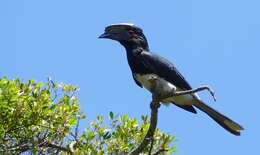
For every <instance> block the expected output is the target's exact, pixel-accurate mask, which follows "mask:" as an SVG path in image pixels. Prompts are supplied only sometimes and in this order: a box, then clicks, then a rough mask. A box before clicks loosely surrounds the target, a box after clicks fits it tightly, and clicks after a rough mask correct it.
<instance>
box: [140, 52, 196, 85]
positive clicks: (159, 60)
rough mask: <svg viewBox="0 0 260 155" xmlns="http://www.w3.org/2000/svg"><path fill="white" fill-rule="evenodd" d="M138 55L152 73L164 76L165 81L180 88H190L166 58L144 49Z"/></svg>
mask: <svg viewBox="0 0 260 155" xmlns="http://www.w3.org/2000/svg"><path fill="white" fill-rule="evenodd" d="M139 56H140V57H141V60H142V62H143V63H144V66H146V67H147V68H148V69H149V70H151V71H152V73H154V74H156V75H158V76H160V77H161V78H164V79H165V80H166V81H168V82H170V83H172V84H173V85H175V86H176V87H178V88H180V89H183V90H190V89H192V88H191V86H190V85H189V83H188V82H187V81H186V80H185V78H184V77H183V76H182V75H181V74H180V72H179V71H178V70H177V68H176V67H175V66H174V65H173V64H172V63H171V62H170V61H168V60H167V59H165V58H163V57H161V56H159V55H156V54H153V53H150V52H146V51H142V53H141V54H140V55H139Z"/></svg>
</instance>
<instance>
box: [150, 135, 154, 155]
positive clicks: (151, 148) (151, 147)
mask: <svg viewBox="0 0 260 155" xmlns="http://www.w3.org/2000/svg"><path fill="white" fill-rule="evenodd" d="M153 142H154V138H153V137H152V141H151V145H150V150H149V155H151V154H152V151H153Z"/></svg>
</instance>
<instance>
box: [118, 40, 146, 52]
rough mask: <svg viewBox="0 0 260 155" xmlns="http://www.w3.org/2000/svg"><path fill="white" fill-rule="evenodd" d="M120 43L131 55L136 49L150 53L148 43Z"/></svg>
mask: <svg viewBox="0 0 260 155" xmlns="http://www.w3.org/2000/svg"><path fill="white" fill-rule="evenodd" d="M120 43H121V44H122V45H123V46H124V47H125V49H126V52H127V53H129V52H130V53H131V52H133V51H134V50H136V49H143V50H145V51H147V52H148V51H149V46H148V43H147V41H141V42H134V41H120Z"/></svg>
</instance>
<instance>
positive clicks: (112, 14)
mask: <svg viewBox="0 0 260 155" xmlns="http://www.w3.org/2000/svg"><path fill="white" fill-rule="evenodd" d="M259 6H260V2H259V1H257V0H247V1H245V0H244V1H242V0H228V1H226V0H217V1H208V0H178V1H177V0H174V1H170V0H169V1H140V0H131V1H122V0H117V1H116V0H114V1H113V0H111V1H101V0H96V1H87V0H75V1H67V0H55V1H54V0H44V1H35V0H17V1H8V0H1V1H0V54H1V55H0V56H1V61H0V76H8V77H10V78H16V77H20V78H22V79H24V80H27V79H37V80H38V81H44V80H46V78H47V77H48V76H51V77H52V78H53V79H54V80H55V81H57V82H65V83H71V84H75V85H78V86H79V87H80V92H79V98H80V104H81V107H82V111H83V112H84V113H85V114H86V115H87V117H88V119H87V120H85V121H84V122H82V123H81V128H84V126H87V123H88V121H89V120H91V119H94V118H95V117H96V116H97V115H98V114H102V115H108V113H109V111H113V112H114V113H120V114H125V113H126V114H129V115H130V116H131V117H139V118H140V116H141V115H142V114H149V113H150V109H149V102H150V100H151V96H150V94H149V93H148V92H147V91H145V90H143V89H140V88H139V87H138V86H137V85H135V83H134V81H133V80H132V76H131V72H130V69H129V67H128V64H127V60H126V54H125V51H124V49H123V47H122V46H121V45H120V44H118V43H117V42H114V41H110V40H100V39H97V37H98V36H99V35H100V34H101V33H102V32H103V30H104V27H105V26H106V25H108V24H112V23H118V22H132V23H135V24H136V25H138V26H140V27H142V28H143V30H144V33H145V34H146V36H147V38H148V40H149V44H150V49H151V50H152V51H153V52H156V53H158V54H160V55H162V56H164V57H166V58H168V59H169V60H170V61H172V62H173V63H174V64H175V65H176V66H177V67H178V69H179V70H180V72H181V73H182V74H183V75H184V76H185V77H186V79H187V80H188V81H189V83H190V84H191V85H192V86H193V87H198V86H200V85H202V84H210V85H211V86H212V87H213V88H214V90H215V92H216V96H217V102H214V101H213V100H212V98H211V97H210V96H209V95H208V94H207V93H202V94H201V96H202V98H203V99H204V100H205V101H206V102H208V103H209V104H210V105H211V106H213V107H214V108H216V109H218V110H219V111H221V112H222V113H224V114H226V115H228V116H229V117H231V118H233V119H234V120H236V121H237V122H239V123H241V124H242V125H243V126H244V128H245V129H246V130H245V131H244V132H243V133H242V136H240V137H236V136H233V135H231V134H229V133H228V132H226V131H225V130H224V129H222V128H221V127H219V126H218V125H217V124H216V123H215V122H213V121H212V120H211V119H210V118H209V117H208V116H206V115H205V114H204V113H202V112H199V113H198V114H197V115H194V114H191V113H188V112H186V111H183V110H182V109H179V108H176V107H175V106H169V107H161V108H160V111H159V120H158V121H159V124H158V127H159V128H160V129H161V130H162V131H164V132H167V133H170V134H172V135H176V137H177V139H178V141H177V142H175V145H176V146H177V149H178V152H177V153H176V154H177V155H220V154H222V155H234V154H236V155H244V154H251V155H255V154H259V139H260V134H259V132H260V123H259V119H260V112H259V110H260V100H259V99H257V96H260V93H259V86H260V83H259V79H260V73H259V67H260V61H259V58H260V53H259V52H260V37H259V36H260V20H259V17H260V9H259Z"/></svg>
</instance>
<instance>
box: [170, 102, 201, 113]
mask: <svg viewBox="0 0 260 155" xmlns="http://www.w3.org/2000/svg"><path fill="white" fill-rule="evenodd" d="M172 103H173V104H174V105H176V106H177V107H179V108H182V109H184V110H187V111H189V112H191V113H194V114H197V111H196V109H195V108H194V107H193V106H192V105H178V104H175V103H174V102H172Z"/></svg>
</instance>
